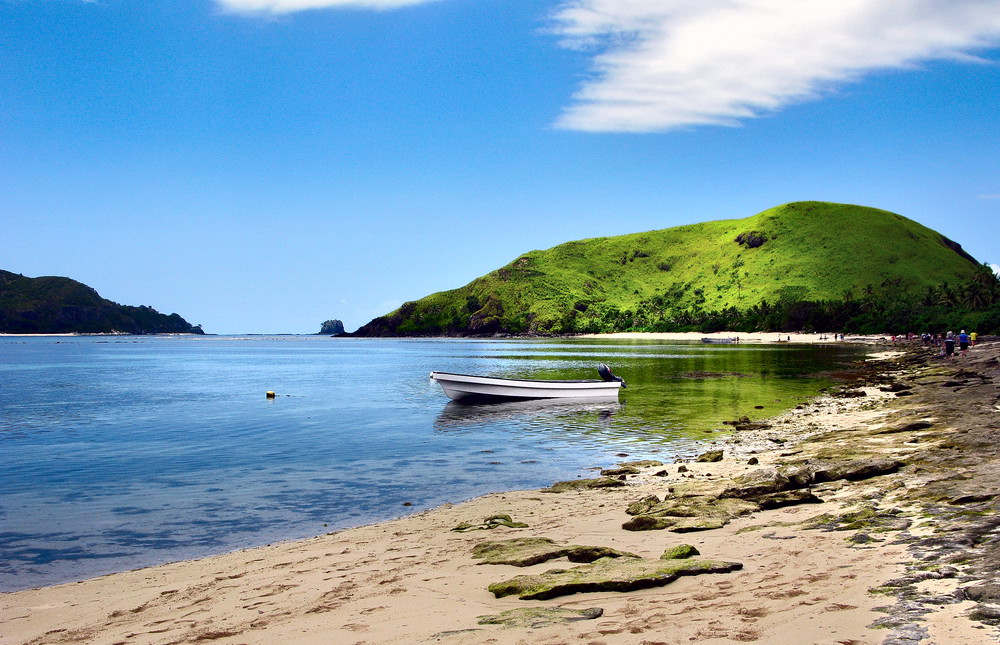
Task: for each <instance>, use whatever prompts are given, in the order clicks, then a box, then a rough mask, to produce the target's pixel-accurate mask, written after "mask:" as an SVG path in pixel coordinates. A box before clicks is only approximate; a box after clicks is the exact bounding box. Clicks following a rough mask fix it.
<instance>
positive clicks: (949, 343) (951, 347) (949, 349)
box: [944, 332, 955, 358]
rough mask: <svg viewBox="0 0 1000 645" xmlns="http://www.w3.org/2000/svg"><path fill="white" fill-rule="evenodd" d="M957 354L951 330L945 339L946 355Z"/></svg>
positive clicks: (947, 356)
mask: <svg viewBox="0 0 1000 645" xmlns="http://www.w3.org/2000/svg"><path fill="white" fill-rule="evenodd" d="M954 354H955V339H954V338H952V336H951V332H948V336H947V337H945V339H944V357H945V358H951V357H952V356H954Z"/></svg>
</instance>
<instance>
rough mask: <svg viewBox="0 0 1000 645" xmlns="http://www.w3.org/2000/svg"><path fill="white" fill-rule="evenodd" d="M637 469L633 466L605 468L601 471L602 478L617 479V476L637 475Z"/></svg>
mask: <svg viewBox="0 0 1000 645" xmlns="http://www.w3.org/2000/svg"><path fill="white" fill-rule="evenodd" d="M638 474H639V469H638V468H636V467H634V466H619V467H618V468H605V469H604V470H602V471H601V476H602V477H618V476H619V475H638Z"/></svg>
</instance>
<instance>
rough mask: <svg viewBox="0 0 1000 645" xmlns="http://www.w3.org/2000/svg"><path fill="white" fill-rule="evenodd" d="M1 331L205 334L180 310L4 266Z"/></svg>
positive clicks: (1, 273)
mask: <svg viewBox="0 0 1000 645" xmlns="http://www.w3.org/2000/svg"><path fill="white" fill-rule="evenodd" d="M0 333H4V334H66V333H80V334H203V333H204V331H202V329H201V326H200V325H191V324H190V323H189V322H187V321H186V320H184V319H183V318H181V317H180V316H179V315H178V314H170V315H166V314H161V313H160V312H158V311H156V310H155V309H153V308H152V307H147V306H145V305H143V306H139V307H132V306H128V305H120V304H118V303H116V302H112V301H110V300H107V299H105V298H102V297H101V296H100V295H99V294H98V293H97V291H95V290H94V289H93V288H91V287H88V286H87V285H85V284H83V283H81V282H77V281H76V280H72V279H70V278H62V277H55V276H44V277H39V278H28V277H25V276H23V275H20V274H17V273H11V272H9V271H2V270H0Z"/></svg>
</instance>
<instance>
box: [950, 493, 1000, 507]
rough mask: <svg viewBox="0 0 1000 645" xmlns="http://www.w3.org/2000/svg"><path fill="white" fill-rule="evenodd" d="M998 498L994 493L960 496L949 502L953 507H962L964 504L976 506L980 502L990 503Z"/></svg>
mask: <svg viewBox="0 0 1000 645" xmlns="http://www.w3.org/2000/svg"><path fill="white" fill-rule="evenodd" d="M994 497H996V495H995V494H993V493H981V494H975V495H959V496H958V497H953V498H951V499H950V500H948V503H949V504H951V505H952V506H961V505H963V504H975V503H978V502H988V501H990V500H991V499H993V498H994Z"/></svg>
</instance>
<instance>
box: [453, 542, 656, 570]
mask: <svg viewBox="0 0 1000 645" xmlns="http://www.w3.org/2000/svg"><path fill="white" fill-rule="evenodd" d="M472 557H473V558H476V559H481V560H482V562H480V564H509V565H513V566H515V567H530V566H531V565H533V564H538V563H540V562H546V561H548V560H554V559H555V558H566V559H568V560H569V561H570V562H593V561H594V560H598V559H600V558H622V557H629V558H635V557H638V556H637V555H635V554H634V553H628V552H626V551H619V550H617V549H612V548H610V547H605V546H582V545H579V544H559V543H557V542H556V541H555V540H551V539H549V538H545V537H530V538H512V539H509V540H497V541H490V542H480V543H479V544H477V545H476V546H474V547H473V548H472Z"/></svg>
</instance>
